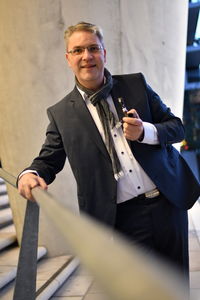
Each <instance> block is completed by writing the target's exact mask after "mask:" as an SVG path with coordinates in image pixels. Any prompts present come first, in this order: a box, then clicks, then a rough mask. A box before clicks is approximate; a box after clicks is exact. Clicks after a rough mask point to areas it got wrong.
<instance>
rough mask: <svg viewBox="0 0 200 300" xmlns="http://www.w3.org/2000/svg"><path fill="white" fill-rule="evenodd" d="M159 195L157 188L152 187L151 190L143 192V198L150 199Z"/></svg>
mask: <svg viewBox="0 0 200 300" xmlns="http://www.w3.org/2000/svg"><path fill="white" fill-rule="evenodd" d="M159 195H160V192H159V190H158V189H154V190H152V191H149V192H146V193H145V198H149V199H152V198H155V197H158V196H159Z"/></svg>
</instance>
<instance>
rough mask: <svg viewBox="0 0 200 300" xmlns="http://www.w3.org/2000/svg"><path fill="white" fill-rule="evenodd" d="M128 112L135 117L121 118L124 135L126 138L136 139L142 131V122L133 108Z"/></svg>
mask: <svg viewBox="0 0 200 300" xmlns="http://www.w3.org/2000/svg"><path fill="white" fill-rule="evenodd" d="M128 113H132V114H133V115H134V116H135V117H133V118H129V117H124V118H123V121H124V123H123V131H124V135H125V137H126V138H127V139H128V140H131V141H137V140H139V139H140V137H141V136H142V135H143V133H144V127H143V123H142V120H141V119H140V117H139V115H138V113H137V111H136V110H135V109H131V110H130V111H129V112H128Z"/></svg>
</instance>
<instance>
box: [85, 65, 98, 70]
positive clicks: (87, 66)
mask: <svg viewBox="0 0 200 300" xmlns="http://www.w3.org/2000/svg"><path fill="white" fill-rule="evenodd" d="M95 67H96V65H84V66H81V69H92V68H95Z"/></svg>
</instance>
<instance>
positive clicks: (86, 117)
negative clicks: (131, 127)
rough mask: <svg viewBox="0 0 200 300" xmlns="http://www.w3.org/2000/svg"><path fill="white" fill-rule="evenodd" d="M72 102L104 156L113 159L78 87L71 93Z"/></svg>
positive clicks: (82, 123) (83, 124)
mask: <svg viewBox="0 0 200 300" xmlns="http://www.w3.org/2000/svg"><path fill="white" fill-rule="evenodd" d="M70 102H71V103H72V105H73V107H74V110H75V113H77V115H78V117H79V119H80V123H81V125H82V126H84V127H85V128H86V130H87V131H88V132H90V137H91V139H93V141H94V143H95V144H96V145H97V147H98V148H99V149H100V150H101V152H102V153H103V154H104V156H105V157H106V158H107V159H109V160H110V161H111V159H110V156H109V153H108V151H107V149H106V146H105V144H104V142H103V140H102V137H101V135H100V133H99V130H98V128H97V127H96V124H95V122H94V120H93V118H92V116H91V114H90V112H89V110H88V108H87V106H86V104H85V101H84V100H83V98H82V96H81V95H80V93H79V92H78V90H77V88H76V87H75V88H74V90H73V92H72V93H71V100H70Z"/></svg>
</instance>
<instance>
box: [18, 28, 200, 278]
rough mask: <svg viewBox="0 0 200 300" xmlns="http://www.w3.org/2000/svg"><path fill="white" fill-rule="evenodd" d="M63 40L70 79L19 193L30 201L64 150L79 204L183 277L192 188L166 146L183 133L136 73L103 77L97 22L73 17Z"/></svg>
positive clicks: (20, 182)
mask: <svg viewBox="0 0 200 300" xmlns="http://www.w3.org/2000/svg"><path fill="white" fill-rule="evenodd" d="M65 39H66V59H67V62H68V65H69V67H70V68H71V69H72V71H73V72H74V74H75V80H76V85H75V88H74V90H73V91H72V92H71V93H70V94H68V95H67V96H66V97H65V98H64V99H63V100H61V101H60V102H59V103H57V104H55V105H53V106H52V107H50V108H49V109H48V111H47V112H48V117H49V119H50V124H49V126H48V128H47V136H46V141H45V143H44V145H43V147H42V149H41V152H40V154H39V156H38V157H37V158H35V159H34V161H33V163H32V164H31V166H30V167H29V168H27V170H25V171H24V172H23V173H21V175H20V176H19V180H18V188H19V192H20V194H21V195H23V196H24V197H26V198H27V199H29V200H33V198H32V194H31V189H32V188H34V187H35V186H41V187H42V188H44V189H46V188H47V184H50V183H51V182H52V181H53V180H54V178H55V175H56V173H58V172H59V171H61V169H62V168H63V166H64V163H65V159H66V156H67V157H68V159H69V162H70V165H71V168H72V171H73V174H74V176H75V179H76V181H77V188H78V201H79V207H80V209H81V210H82V211H85V212H87V213H88V214H90V215H91V216H93V217H95V218H97V219H98V220H100V221H102V222H104V223H106V224H108V225H110V226H113V227H114V228H115V229H117V230H118V231H120V232H122V233H123V234H125V235H126V236H128V237H129V238H130V239H131V240H132V241H134V242H135V243H138V244H140V245H144V246H145V247H146V248H148V249H151V250H153V251H155V252H156V253H159V254H160V255H162V256H164V257H165V258H167V259H168V260H169V261H171V262H173V263H175V264H176V265H178V266H179V268H180V269H181V270H182V271H183V272H184V273H185V274H186V276H187V275H188V245H187V240H188V224H187V211H186V210H187V209H189V208H190V207H192V205H193V204H194V202H195V201H196V200H197V198H198V196H199V194H200V188H199V183H198V182H197V181H196V179H195V178H194V176H193V174H192V172H191V170H190V169H189V167H188V166H187V164H186V163H185V161H184V160H183V158H182V157H181V156H180V155H179V153H178V152H177V151H176V150H175V149H174V148H173V147H172V143H176V142H180V141H181V140H182V139H183V138H184V129H183V126H182V123H181V121H180V119H179V118H177V117H175V116H174V115H173V114H172V113H171V111H170V109H169V108H167V107H166V106H165V105H164V104H163V103H162V101H161V100H160V98H159V96H158V95H157V94H156V93H155V92H154V91H153V90H152V89H151V88H150V87H149V86H148V85H147V83H146V82H145V79H144V77H143V75H142V74H139V73H138V74H130V75H116V76H111V74H110V73H109V72H108V70H107V69H105V67H104V65H105V62H106V50H105V48H104V43H103V36H102V33H101V30H100V29H99V28H98V27H97V26H95V25H93V24H89V23H84V22H81V23H78V24H77V25H75V26H71V27H69V28H68V30H67V31H66V32H65ZM126 108H127V109H128V113H129V115H126V116H125V117H124V111H126ZM130 114H131V115H130ZM122 120H123V122H121V121H122Z"/></svg>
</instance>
